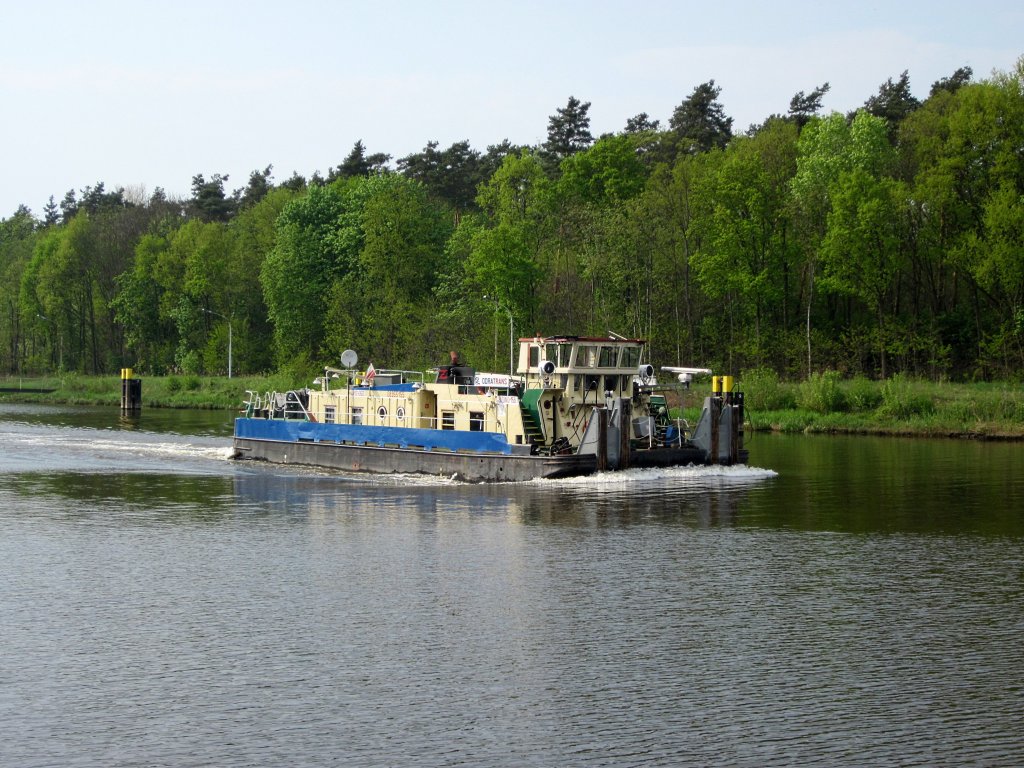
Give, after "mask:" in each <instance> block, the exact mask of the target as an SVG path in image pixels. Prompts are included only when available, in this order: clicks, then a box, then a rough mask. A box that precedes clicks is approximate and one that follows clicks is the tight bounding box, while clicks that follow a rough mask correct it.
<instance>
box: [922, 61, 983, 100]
mask: <svg viewBox="0 0 1024 768" xmlns="http://www.w3.org/2000/svg"><path fill="white" fill-rule="evenodd" d="M973 76H974V70H973V69H971V68H970V67H960V68H959V69H957V70H956V72H954V73H953V74H952V75H950V76H949V77H943V78H941V79H939V80H936V81H935V82H934V83H932V88H931V90H930V91H929V92H928V95H929V96H935V95H936V94H938V93H941V92H942V91H946V92H947V93H956V92H957V91H959V90H960V89H961V88H963V87H964V86H965V85H968V84H969V83H970V82H971V78H972V77H973Z"/></svg>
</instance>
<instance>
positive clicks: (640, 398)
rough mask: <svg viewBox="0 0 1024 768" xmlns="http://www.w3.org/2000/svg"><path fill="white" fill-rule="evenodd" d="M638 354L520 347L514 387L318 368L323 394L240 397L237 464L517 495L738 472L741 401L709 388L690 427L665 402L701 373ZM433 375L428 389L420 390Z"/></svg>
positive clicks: (725, 379) (723, 383)
mask: <svg viewBox="0 0 1024 768" xmlns="http://www.w3.org/2000/svg"><path fill="white" fill-rule="evenodd" d="M644 345H645V342H644V340H642V339H627V338H623V337H620V336H610V337H608V338H594V337H578V336H549V337H534V338H523V339H520V340H519V358H518V366H517V369H516V374H517V375H512V374H509V375H504V374H494V373H478V372H476V371H475V370H473V369H472V368H470V367H468V366H465V365H460V364H455V365H447V366H441V367H439V368H437V369H433V370H432V371H428V372H420V371H401V370H386V369H385V370H379V371H378V370H375V369H374V368H373V366H372V364H371V365H370V366H368V367H367V369H366V370H365V371H358V372H357V371H356V370H355V369H354V366H355V365H356V361H357V357H356V355H355V353H354V352H352V351H351V350H346V351H345V353H344V354H343V355H342V365H343V366H346V367H345V368H331V367H327V368H324V372H323V376H321V377H318V378H317V380H316V381H315V382H314V385H318V387H319V388H317V389H311V388H305V389H298V390H291V391H288V392H268V393H264V394H262V395H261V394H259V393H257V392H253V391H249V392H247V399H246V401H245V403H244V406H243V407H244V416H240V417H239V418H237V419H236V420H235V429H234V450H235V456H236V457H238V458H249V459H262V460H266V461H270V462H277V463H283V464H302V465H310V466H316V467H327V468H333V469H340V470H348V471H360V472H377V473H425V474H431V475H444V476H449V477H456V478H458V479H461V480H465V481H470V482H497V481H525V480H533V479H537V478H558V477H570V476H576V475H588V474H592V473H595V472H599V471H606V470H618V469H626V468H629V467H667V466H677V465H688V464H695V465H701V464H742V463H746V461H747V451H746V450H745V449H744V447H743V422H744V409H743V393H742V392H738V391H733V387H732V378H731V377H729V376H713V377H712V390H711V393H710V394H709V395H707V396H706V397H705V398H704V404H703V408H702V410H701V413H700V416H699V418H698V419H697V421H696V423H695V424H694V425H693V426H692V427H691V426H690V425H689V424H688V423H687V422H686V421H684V420H682V419H672V418H670V416H669V409H668V406H669V403H668V399H667V394H668V392H669V391H670V390H671V389H678V388H680V387H687V388H688V387H689V383H690V381H691V380H692V379H693V378H694V377H695V376H700V375H710V374H711V371H710V370H708V369H705V368H683V367H664V368H662V369H661V370H662V371H665V372H667V373H670V374H672V379H673V385H672V386H671V387H670V386H666V385H663V384H659V383H658V381H657V377H656V375H655V370H654V367H653V366H652V365H650V364H649V363H647V364H642V363H641V356H642V354H643V351H644ZM431 374H433V378H434V380H433V381H427V379H428V378H429V377H430V376H431Z"/></svg>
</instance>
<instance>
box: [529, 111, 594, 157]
mask: <svg viewBox="0 0 1024 768" xmlns="http://www.w3.org/2000/svg"><path fill="white" fill-rule="evenodd" d="M589 111H590V102H589V101H586V102H581V101H580V100H579V99H577V98H576V97H575V96H570V97H569V101H568V102H567V103H566V105H565V106H564V107H562V108H560V109H557V110H555V114H553V115H552V116H551V117H549V118H548V138H547V141H545V142H544V143H543V144H542V145H541V152H540V155H541V158H542V159H543V160H544V162H545V164H546V165H547V167H548V168H549V169H551V170H552V171H554V170H555V169H556V168H557V167H558V165H559V163H561V162H562V160H564V159H565V158H567V157H569V156H571V155H574V154H576V153H577V152H580V151H581V150H584V149H586V148H587V147H589V146H590V145H591V144H593V143H594V137H593V136H592V135H591V133H590V116H589V115H588V112H589Z"/></svg>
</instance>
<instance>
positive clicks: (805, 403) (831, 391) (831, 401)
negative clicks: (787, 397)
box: [796, 371, 847, 413]
mask: <svg viewBox="0 0 1024 768" xmlns="http://www.w3.org/2000/svg"><path fill="white" fill-rule="evenodd" d="M796 402H797V405H798V406H800V407H801V408H806V409H807V410H809V411H814V412H815V413H842V412H843V411H845V410H847V401H846V393H845V392H844V391H843V388H842V385H841V376H840V374H839V371H822V372H821V373H812V374H811V375H810V376H809V377H808V378H807V380H806V381H803V382H801V383H800V387H799V389H798V390H797V398H796Z"/></svg>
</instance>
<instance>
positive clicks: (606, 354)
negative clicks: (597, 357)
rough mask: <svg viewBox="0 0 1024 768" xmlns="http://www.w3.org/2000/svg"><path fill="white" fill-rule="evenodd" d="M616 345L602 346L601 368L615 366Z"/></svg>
mask: <svg viewBox="0 0 1024 768" xmlns="http://www.w3.org/2000/svg"><path fill="white" fill-rule="evenodd" d="M615 352H616V349H615V347H601V362H600V365H599V366H598V367H599V368H614V367H615V358H616V354H615Z"/></svg>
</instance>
